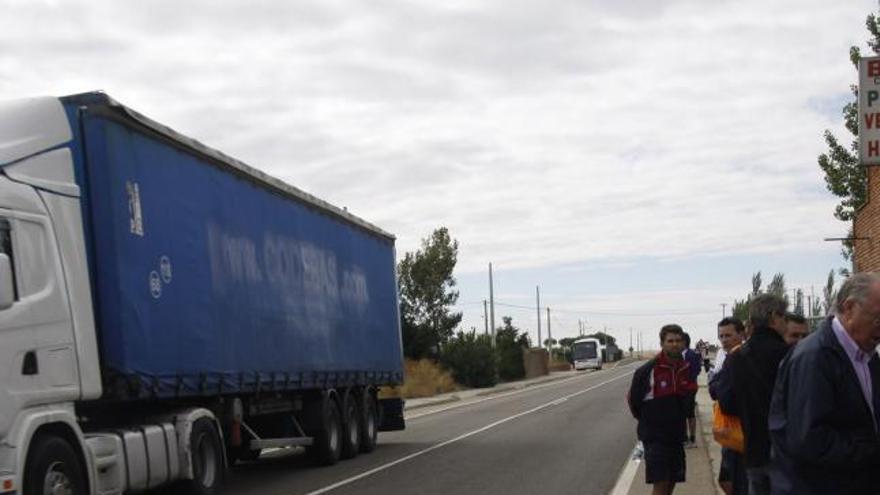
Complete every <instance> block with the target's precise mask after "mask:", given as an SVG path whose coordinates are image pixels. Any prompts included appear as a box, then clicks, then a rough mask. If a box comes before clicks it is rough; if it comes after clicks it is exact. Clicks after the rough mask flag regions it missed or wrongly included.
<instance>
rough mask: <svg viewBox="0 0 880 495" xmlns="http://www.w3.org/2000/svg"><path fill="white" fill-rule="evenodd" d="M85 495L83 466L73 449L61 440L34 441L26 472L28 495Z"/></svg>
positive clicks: (52, 436) (41, 437) (48, 437)
mask: <svg viewBox="0 0 880 495" xmlns="http://www.w3.org/2000/svg"><path fill="white" fill-rule="evenodd" d="M58 493H64V494H70V495H85V494H86V484H85V480H84V479H83V477H82V466H80V462H79V458H78V457H77V456H76V452H74V450H73V447H71V446H70V444H69V443H68V442H67V441H66V440H64V439H63V438H61V437H56V436H54V435H44V436H40V437H37V438H36V439H35V440H34V445H32V446H31V450H30V452H29V453H28V458H27V465H26V466H25V473H24V495H55V494H58Z"/></svg>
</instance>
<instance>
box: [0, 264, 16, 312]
mask: <svg viewBox="0 0 880 495" xmlns="http://www.w3.org/2000/svg"><path fill="white" fill-rule="evenodd" d="M13 283H14V282H13V280H12V261H11V260H10V259H9V255H7V254H5V253H0V310H4V309H9V308H10V307H12V303H14V302H15V286H14V285H13Z"/></svg>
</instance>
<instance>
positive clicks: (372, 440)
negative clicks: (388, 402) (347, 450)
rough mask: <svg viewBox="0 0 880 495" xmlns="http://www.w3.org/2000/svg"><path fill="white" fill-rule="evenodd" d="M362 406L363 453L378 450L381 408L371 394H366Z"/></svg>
mask: <svg viewBox="0 0 880 495" xmlns="http://www.w3.org/2000/svg"><path fill="white" fill-rule="evenodd" d="M363 399H364V400H363V403H362V406H361V414H362V416H361V452H364V453H368V452H372V451H374V450H376V443H377V442H378V440H379V408H378V406H377V405H376V399H375V398H374V397H373V395H372V394H371V393H369V392H364V397H363Z"/></svg>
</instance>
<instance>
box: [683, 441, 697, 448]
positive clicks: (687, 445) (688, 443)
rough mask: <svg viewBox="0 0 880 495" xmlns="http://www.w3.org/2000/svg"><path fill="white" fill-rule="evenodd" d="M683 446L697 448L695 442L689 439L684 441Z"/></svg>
mask: <svg viewBox="0 0 880 495" xmlns="http://www.w3.org/2000/svg"><path fill="white" fill-rule="evenodd" d="M684 448H686V449H695V448H697V442H695V441H693V440H690V441H687V442H685V443H684Z"/></svg>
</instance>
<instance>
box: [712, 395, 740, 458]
mask: <svg viewBox="0 0 880 495" xmlns="http://www.w3.org/2000/svg"><path fill="white" fill-rule="evenodd" d="M712 436H714V437H715V441H716V442H718V443H719V444H721V446H722V447H727V448H728V449H731V450H734V451H736V452H739V453H740V454H742V453H743V452H745V450H746V449H745V440H744V439H743V429H742V423H740V421H739V418H738V417H736V416H729V415H727V414H724V413H723V412H722V411H721V406H719V405H718V403H717V402H716V403H715V406H714V409H713V410H712Z"/></svg>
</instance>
